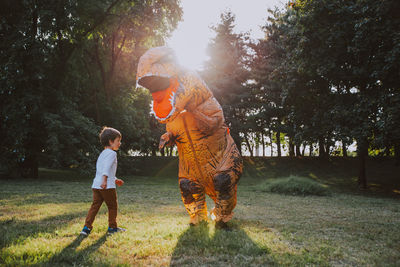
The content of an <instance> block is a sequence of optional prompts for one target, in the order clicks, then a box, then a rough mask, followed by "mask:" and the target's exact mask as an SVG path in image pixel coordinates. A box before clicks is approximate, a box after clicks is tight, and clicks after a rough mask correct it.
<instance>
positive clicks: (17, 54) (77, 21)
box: [0, 0, 182, 177]
mask: <svg viewBox="0 0 400 267" xmlns="http://www.w3.org/2000/svg"><path fill="white" fill-rule="evenodd" d="M0 10H1V11H0V12H1V14H0V17H1V20H0V37H1V39H2V42H1V44H0V66H1V67H0V88H1V89H0V104H1V108H0V138H1V140H2V146H1V148H0V149H1V153H0V158H1V164H2V166H1V168H2V169H7V170H8V171H11V170H13V169H20V170H23V169H26V170H28V171H27V173H26V175H27V176H33V177H37V168H38V166H39V164H40V165H47V166H53V167H56V166H57V167H72V168H76V167H79V168H80V169H83V170H89V169H88V168H89V167H88V166H93V164H94V160H95V158H96V156H97V154H98V152H99V150H100V149H101V147H100V146H99V145H98V141H97V135H98V132H99V130H100V129H101V127H102V126H104V125H107V126H111V127H114V128H117V129H120V130H121V132H122V134H123V136H124V137H125V138H124V146H123V147H122V150H123V152H125V153H127V152H128V151H129V150H139V151H148V150H149V146H151V145H152V144H153V143H154V142H153V141H154V140H153V138H152V136H151V134H150V133H151V132H152V130H153V129H152V128H151V126H150V124H149V114H148V113H149V103H150V96H149V95H148V93H147V92H144V91H143V90H138V89H135V83H136V81H135V71H136V66H137V62H138V59H139V57H140V56H141V54H142V53H143V52H144V51H145V50H146V49H147V48H148V47H150V46H154V45H160V44H162V43H163V40H164V38H165V37H166V36H167V35H168V34H169V32H170V31H171V30H172V29H174V28H175V27H176V24H177V22H178V21H179V20H180V18H181V13H182V12H181V9H180V7H179V3H178V1H134V0H133V1H132V0H123V1H121V0H115V1H110V0H101V1H97V0H96V1H94V0H89V1H80V0H74V1H58V2H57V3H54V2H52V1H17V2H15V1H3V2H2V4H1V8H0ZM22 172H24V171H22Z"/></svg>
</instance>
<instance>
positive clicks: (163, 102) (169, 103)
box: [151, 78, 179, 121]
mask: <svg viewBox="0 0 400 267" xmlns="http://www.w3.org/2000/svg"><path fill="white" fill-rule="evenodd" d="M178 86H179V83H178V80H177V79H174V78H170V79H169V86H168V88H166V89H164V90H159V91H154V92H152V93H151V95H152V96H153V104H152V111H153V113H154V115H155V117H156V119H157V120H159V121H164V120H166V119H168V118H169V117H171V116H172V114H174V112H175V100H176V91H177V89H178Z"/></svg>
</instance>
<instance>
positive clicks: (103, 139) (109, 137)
mask: <svg viewBox="0 0 400 267" xmlns="http://www.w3.org/2000/svg"><path fill="white" fill-rule="evenodd" d="M99 137H100V143H101V144H102V145H103V146H104V147H106V146H109V145H110V141H114V140H115V138H117V137H119V138H121V137H122V135H121V133H120V132H119V131H118V130H116V129H114V128H111V127H107V126H104V127H103V129H102V130H101V132H100V134H99Z"/></svg>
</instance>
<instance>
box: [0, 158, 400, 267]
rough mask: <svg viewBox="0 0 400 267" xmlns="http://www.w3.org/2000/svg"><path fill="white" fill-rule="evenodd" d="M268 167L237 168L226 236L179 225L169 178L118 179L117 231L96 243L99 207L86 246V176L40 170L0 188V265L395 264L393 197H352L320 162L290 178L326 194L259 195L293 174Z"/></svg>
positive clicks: (349, 179)
mask: <svg viewBox="0 0 400 267" xmlns="http://www.w3.org/2000/svg"><path fill="white" fill-rule="evenodd" d="M269 164H270V165H268V164H265V163H263V164H261V163H259V162H258V163H257V162H251V161H250V162H249V161H248V162H247V169H246V172H245V174H244V176H243V177H242V179H241V181H240V184H239V188H238V205H237V207H236V209H235V217H234V219H233V220H232V221H231V222H230V224H231V226H232V228H233V231H231V232H225V231H218V230H215V228H214V224H213V223H212V222H210V223H209V224H202V225H200V226H197V227H192V228H191V227H189V226H188V220H189V218H188V215H187V213H186V211H185V209H184V206H183V204H182V203H181V198H180V192H179V189H178V183H177V178H175V177H172V176H171V175H163V172H162V171H161V170H159V171H158V172H157V173H154V174H152V175H151V176H124V177H122V176H121V178H123V179H124V180H125V185H124V186H123V187H120V188H118V199H119V214H118V222H119V225H120V226H121V227H124V228H126V229H127V232H125V233H118V234H115V235H113V236H106V235H105V233H106V229H107V209H106V207H105V205H103V207H102V208H101V210H100V212H99V214H98V216H97V218H96V220H95V223H94V229H93V232H92V234H91V235H90V236H89V237H88V238H81V237H79V236H78V233H79V232H80V230H81V228H82V226H83V223H84V219H85V216H86V213H87V211H88V209H89V206H90V204H91V189H90V186H91V181H92V179H91V178H90V177H80V176H79V175H77V174H74V173H73V172H68V171H53V170H45V169H42V170H41V173H40V175H41V178H40V179H39V180H32V179H25V180H10V179H3V180H0V182H1V186H0V248H1V250H0V265H5V266H22V265H23V266H25V265H40V266H71V265H73V266H132V265H137V266H148V265H149V266H187V265H189V266H258V265H263V266H265V265H268V266H270V265H271V266H274V265H278V266H282V265H283V266H305V265H307V266H310V265H315V266H400V201H399V198H398V197H396V195H388V194H382V193H374V192H372V193H371V192H364V193H356V191H354V190H353V188H352V187H351V184H353V183H354V179H355V176H354V175H353V173H352V172H345V171H344V172H343V173H341V172H340V171H338V168H337V166H336V167H335V166H333V167H329V166H322V167H321V166H320V164H317V165H318V168H317V167H309V169H307V168H308V167H307V168H305V167H304V168H302V169H303V171H304V172H303V173H301V174H299V175H302V176H305V177H309V178H312V179H314V180H316V181H319V182H321V183H323V184H324V185H325V186H327V187H329V188H331V194H329V195H328V196H293V195H281V194H276V193H267V192H264V191H262V190H260V188H262V185H263V184H264V183H265V181H266V180H267V179H269V178H277V177H278V176H281V175H283V176H282V177H284V176H289V175H293V174H294V173H293V172H297V169H296V168H297V167H296V166H294V165H293V166H289V167H279V168H278V169H276V168H277V167H274V166H275V165H274V164H272V163H271V162H270V163H269ZM293 164H295V163H293ZM369 166H371V165H369ZM167 168H174V167H167ZM274 168H275V169H274ZM329 168H332V170H331V169H329ZM342 169H345V168H342ZM289 170H291V171H289ZM397 170H398V169H396V171H397ZM367 171H368V170H367ZM171 172H173V171H171V170H169V171H165V173H171ZM384 172H388V171H387V170H384ZM356 173H357V172H356V170H355V174H356ZM369 173H371V174H374V173H376V174H378V173H379V171H378V169H376V170H375V169H370V170H369ZM390 173H394V170H391V171H390ZM261 174H264V176H263V175H261ZM394 175H398V172H397V173H396V174H394ZM372 176H373V175H372ZM378 176H379V175H378ZM389 176H390V175H389ZM373 177H375V176H373ZM376 177H377V176H376ZM392 178H393V177H392ZM388 179H389V178H388ZM375 184H377V183H375V182H373V183H371V187H372V188H373V187H374V185H375ZM381 184H385V183H384V182H382V183H381ZM382 187H385V186H382ZM397 189H398V188H397ZM395 191H396V190H395ZM207 203H208V204H209V209H210V208H211V207H212V206H213V203H212V201H211V200H210V199H207Z"/></svg>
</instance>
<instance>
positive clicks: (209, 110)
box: [137, 47, 243, 228]
mask: <svg viewBox="0 0 400 267" xmlns="http://www.w3.org/2000/svg"><path fill="white" fill-rule="evenodd" d="M137 83H138V85H140V86H143V87H144V88H146V89H148V90H149V91H150V92H151V94H152V96H153V105H152V112H153V113H154V116H155V118H156V119H157V120H158V121H159V122H161V123H166V129H167V132H166V133H165V134H163V135H162V136H161V139H160V149H161V148H163V147H164V145H173V144H176V145H177V147H178V153H179V187H180V190H181V194H182V201H183V203H184V205H185V207H186V210H187V212H188V213H189V215H190V224H192V225H196V224H197V223H199V222H200V221H202V220H207V205H206V202H205V194H207V195H208V196H210V198H211V199H213V200H214V202H215V208H214V209H212V210H211V212H210V213H211V217H212V218H213V219H215V220H216V223H217V226H219V227H221V228H224V227H226V224H225V223H226V222H228V221H229V220H230V219H231V218H232V216H233V212H232V210H233V209H234V208H235V206H236V192H237V183H238V180H239V178H240V175H241V174H242V165H243V164H242V158H241V156H240V153H239V151H238V149H237V147H236V145H235V143H234V141H233V139H232V137H231V135H230V134H229V128H228V127H227V126H226V125H225V123H224V115H223V112H222V108H221V106H220V105H219V103H218V102H217V100H216V99H215V98H214V96H213V94H212V93H211V91H210V89H208V87H207V85H206V84H205V83H204V82H203V81H202V79H201V78H200V77H199V76H198V75H197V74H196V73H194V72H190V71H187V70H184V69H182V68H181V67H180V66H179V65H178V64H177V63H176V61H175V57H174V53H173V51H172V49H170V48H168V47H155V48H152V49H150V50H148V51H147V52H146V53H145V54H144V55H143V56H142V57H141V58H140V60H139V65H138V71H137Z"/></svg>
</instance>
